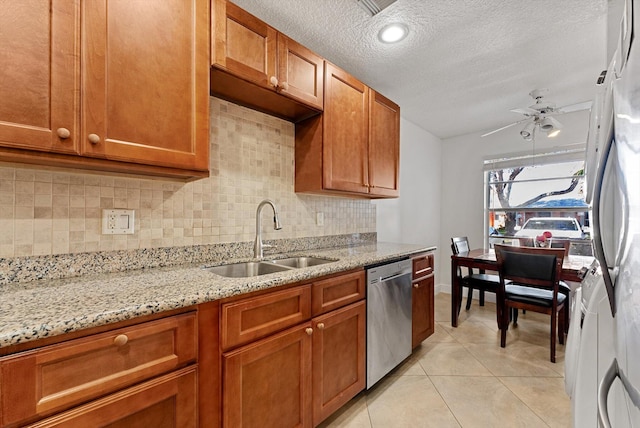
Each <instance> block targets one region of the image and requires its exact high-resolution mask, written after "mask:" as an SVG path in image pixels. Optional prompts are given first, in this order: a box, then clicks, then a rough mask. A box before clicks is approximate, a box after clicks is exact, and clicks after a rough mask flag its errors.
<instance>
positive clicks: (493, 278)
mask: <svg viewBox="0 0 640 428" xmlns="http://www.w3.org/2000/svg"><path fill="white" fill-rule="evenodd" d="M462 282H463V284H465V285H466V284H471V285H472V286H473V287H475V288H478V287H480V288H486V289H490V290H491V289H493V290H495V289H497V288H498V286H499V285H500V277H499V276H498V275H489V274H486V273H474V274H473V275H467V276H465V277H463V278H462Z"/></svg>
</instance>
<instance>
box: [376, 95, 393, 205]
mask: <svg viewBox="0 0 640 428" xmlns="http://www.w3.org/2000/svg"><path fill="white" fill-rule="evenodd" d="M399 168H400V107H399V106H398V105H397V104H396V103H394V102H393V101H391V100H389V99H387V98H385V97H383V96H382V95H380V94H379V93H377V92H375V91H373V90H372V91H371V92H370V94H369V185H370V189H369V191H370V193H371V194H372V195H379V196H386V197H389V196H398V193H399V192H398V189H399V186H398V180H399V178H398V177H399Z"/></svg>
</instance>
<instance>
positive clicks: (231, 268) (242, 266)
mask: <svg viewBox="0 0 640 428" xmlns="http://www.w3.org/2000/svg"><path fill="white" fill-rule="evenodd" d="M290 269H291V268H289V267H286V266H278V265H276V264H274V263H267V262H244V263H233V264H229V265H220V266H211V267H205V270H208V271H209V272H213V273H215V274H217V275H220V276H226V277H229V278H245V277H249V276H258V275H266V274H268V273H274V272H282V271H285V270H290Z"/></svg>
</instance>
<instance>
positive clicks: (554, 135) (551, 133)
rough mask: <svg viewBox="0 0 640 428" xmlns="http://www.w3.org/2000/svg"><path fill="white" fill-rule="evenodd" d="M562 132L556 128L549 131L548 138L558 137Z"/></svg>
mask: <svg viewBox="0 0 640 428" xmlns="http://www.w3.org/2000/svg"><path fill="white" fill-rule="evenodd" d="M559 133H560V130H559V129H554V130H553V131H551V132H549V133H547V137H548V138H553V137H556V136H557V135H558V134H559Z"/></svg>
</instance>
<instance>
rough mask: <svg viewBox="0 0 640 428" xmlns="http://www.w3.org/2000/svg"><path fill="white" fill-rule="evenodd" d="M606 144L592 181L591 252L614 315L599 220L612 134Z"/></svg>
mask: <svg viewBox="0 0 640 428" xmlns="http://www.w3.org/2000/svg"><path fill="white" fill-rule="evenodd" d="M605 141H606V144H605V146H604V147H603V148H602V149H603V150H602V155H601V156H602V158H601V160H600V164H599V165H598V173H597V174H596V182H595V183H594V184H595V186H594V192H593V207H592V209H593V252H594V255H595V257H596V259H597V260H598V263H600V267H601V270H602V278H603V279H604V285H605V288H606V290H607V295H608V296H609V306H610V307H611V315H612V316H614V317H615V316H616V299H615V294H614V290H613V278H611V272H610V270H609V266H608V265H607V258H606V256H605V254H604V246H603V244H602V228H601V221H600V198H601V196H602V186H603V182H604V173H605V170H606V167H607V161H608V159H609V155H610V154H611V148H612V146H613V135H609V137H608V138H607V139H606V140H605Z"/></svg>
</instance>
